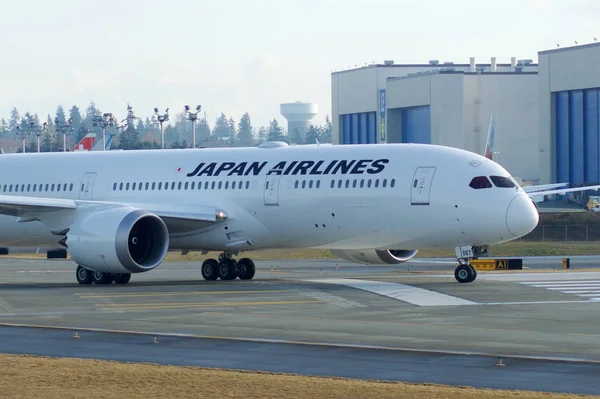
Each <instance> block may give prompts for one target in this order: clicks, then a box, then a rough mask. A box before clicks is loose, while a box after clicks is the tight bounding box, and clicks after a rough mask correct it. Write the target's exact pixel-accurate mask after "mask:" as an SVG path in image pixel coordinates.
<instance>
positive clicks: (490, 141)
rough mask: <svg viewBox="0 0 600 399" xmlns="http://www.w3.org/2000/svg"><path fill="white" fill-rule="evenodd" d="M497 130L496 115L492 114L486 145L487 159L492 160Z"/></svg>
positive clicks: (485, 155)
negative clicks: (495, 131)
mask: <svg viewBox="0 0 600 399" xmlns="http://www.w3.org/2000/svg"><path fill="white" fill-rule="evenodd" d="M495 129H496V115H494V114H492V115H491V116H490V126H489V128H488V137H487V143H485V153H484V154H483V156H484V157H486V158H487V159H490V160H491V159H492V154H493V151H494V130H495Z"/></svg>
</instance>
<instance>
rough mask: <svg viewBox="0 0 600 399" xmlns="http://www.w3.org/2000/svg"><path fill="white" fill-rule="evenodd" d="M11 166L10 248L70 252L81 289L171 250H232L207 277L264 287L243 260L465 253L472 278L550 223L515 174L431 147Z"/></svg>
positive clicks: (6, 238) (6, 206) (218, 152)
mask: <svg viewBox="0 0 600 399" xmlns="http://www.w3.org/2000/svg"><path fill="white" fill-rule="evenodd" d="M57 165H60V167H57ZM0 169H1V170H5V171H10V172H9V173H6V174H4V175H3V179H2V181H0V245H6V246H44V245H48V246H53V247H56V245H57V244H58V245H62V246H64V247H66V248H67V249H68V251H69V253H70V254H71V258H72V259H73V260H74V261H75V262H76V263H77V265H78V266H77V269H76V273H75V274H76V278H77V281H78V282H79V283H80V284H91V283H95V284H111V283H112V282H115V283H117V284H126V283H128V282H129V281H130V278H131V274H135V273H144V272H149V271H151V270H153V269H155V268H156V267H158V266H159V265H160V264H161V263H162V262H163V260H164V258H165V255H166V254H167V251H168V250H184V251H185V250H198V251H205V252H207V251H219V252H221V254H220V255H219V257H218V259H207V260H205V261H204V262H203V264H202V267H201V274H202V277H203V278H204V279H205V280H210V281H213V280H217V279H221V280H233V279H236V278H238V277H239V278H240V279H242V280H250V279H252V278H253V277H254V275H255V266H254V262H253V261H252V260H251V258H250V257H244V258H241V259H239V260H237V261H236V260H234V256H238V255H239V254H240V253H244V252H251V251H253V250H258V249H266V248H271V249H285V248H321V249H330V250H332V251H333V253H334V254H336V255H337V256H339V257H341V258H343V259H346V260H350V261H356V262H361V263H364V264H371V265H372V264H379V265H385V264H388V265H389V264H400V263H402V262H405V261H407V260H409V259H411V258H412V257H414V256H415V254H416V253H417V251H418V250H419V249H428V248H455V250H456V252H457V260H458V266H457V267H456V269H455V272H454V277H455V279H456V280H457V281H458V282H461V283H467V282H472V281H474V280H475V278H476V277H477V272H476V270H475V268H474V267H472V266H471V265H470V264H469V260H470V259H473V258H474V257H475V256H476V255H477V254H478V253H481V252H482V249H484V248H487V246H488V245H491V244H497V243H502V242H507V241H511V240H514V239H517V238H519V237H522V236H524V235H526V234H527V233H529V232H531V231H532V230H533V229H534V228H535V227H536V226H537V223H538V220H539V216H538V212H537V209H536V207H535V205H534V203H533V201H532V200H531V199H530V198H529V196H528V195H527V194H526V193H525V192H524V191H523V189H522V188H521V187H519V186H518V184H516V182H515V181H514V179H513V178H512V177H511V176H510V175H509V173H508V172H507V171H506V170H505V169H504V168H503V167H502V166H500V165H498V164H497V163H495V162H493V161H491V160H489V159H487V158H485V157H483V156H481V155H478V154H475V153H472V152H468V151H465V150H461V149H457V148H451V147H442V146H437V145H428V144H381V145H372V144H365V145H334V146H319V147H316V146H288V145H287V144H285V143H281V144H280V145H271V144H270V143H267V145H260V146H257V147H251V148H205V149H191V150H190V149H184V150H181V149H169V150H161V151H155V150H134V151H90V152H86V151H77V152H74V153H71V154H69V155H66V154H65V153H25V154H6V155H4V156H2V157H0Z"/></svg>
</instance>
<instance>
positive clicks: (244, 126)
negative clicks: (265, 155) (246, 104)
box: [238, 112, 254, 147]
mask: <svg viewBox="0 0 600 399" xmlns="http://www.w3.org/2000/svg"><path fill="white" fill-rule="evenodd" d="M238 141H239V143H240V146H242V147H251V146H253V145H254V135H253V134H252V123H251V121H250V115H248V113H247V112H246V113H245V114H244V115H242V119H240V123H239V125H238Z"/></svg>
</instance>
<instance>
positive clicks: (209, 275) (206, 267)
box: [202, 259, 219, 281]
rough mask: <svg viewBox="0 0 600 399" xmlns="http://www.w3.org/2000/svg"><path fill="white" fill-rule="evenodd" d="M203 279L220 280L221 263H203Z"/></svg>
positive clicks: (212, 260) (209, 261)
mask: <svg viewBox="0 0 600 399" xmlns="http://www.w3.org/2000/svg"><path fill="white" fill-rule="evenodd" d="M202 277H204V279H205V280H207V281H214V280H216V279H218V278H219V262H217V261H216V260H215V259H206V260H205V261H204V262H202Z"/></svg>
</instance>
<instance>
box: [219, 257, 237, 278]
mask: <svg viewBox="0 0 600 399" xmlns="http://www.w3.org/2000/svg"><path fill="white" fill-rule="evenodd" d="M219 278H220V279H221V280H235V279H236V278H237V267H236V264H235V261H234V260H233V259H227V258H225V259H222V260H221V262H219Z"/></svg>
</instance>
